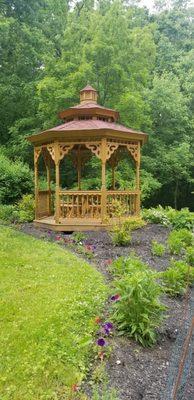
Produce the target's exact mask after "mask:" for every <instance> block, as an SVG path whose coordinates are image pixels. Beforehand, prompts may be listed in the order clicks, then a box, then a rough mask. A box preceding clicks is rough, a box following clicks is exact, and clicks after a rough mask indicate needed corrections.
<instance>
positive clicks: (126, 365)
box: [22, 224, 184, 400]
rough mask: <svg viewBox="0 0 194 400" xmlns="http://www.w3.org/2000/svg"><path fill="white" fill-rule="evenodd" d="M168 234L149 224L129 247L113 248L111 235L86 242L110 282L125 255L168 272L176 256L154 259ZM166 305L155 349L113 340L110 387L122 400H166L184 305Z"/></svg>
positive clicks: (91, 235)
mask: <svg viewBox="0 0 194 400" xmlns="http://www.w3.org/2000/svg"><path fill="white" fill-rule="evenodd" d="M22 230H23V231H25V232H26V233H29V234H31V235H33V236H37V237H40V238H45V239H47V238H49V240H56V234H55V233H53V232H49V231H42V230H40V229H37V228H35V227H33V226H32V225H31V224H25V225H23V227H22ZM168 234H169V229H168V228H166V227H163V226H162V225H156V224H149V225H147V226H145V227H143V228H141V229H138V230H136V231H134V232H133V234H132V242H131V244H130V245H129V246H126V247H120V246H113V244H112V242H111V239H110V237H109V235H108V233H107V232H87V234H86V239H85V240H84V241H83V242H84V244H85V245H86V246H91V247H92V249H93V254H94V258H93V259H92V262H95V264H96V267H97V268H98V270H99V271H100V272H101V273H102V274H103V275H104V276H105V277H106V279H107V281H109V282H110V281H111V279H112V277H111V274H110V273H109V271H108V265H107V260H110V259H111V260H114V259H116V258H117V257H119V256H121V255H126V256H127V255H129V254H130V253H131V252H135V253H136V254H137V255H138V256H139V257H140V258H141V259H142V261H144V262H146V263H148V264H149V266H150V267H151V268H153V270H157V271H164V270H165V269H166V267H167V266H168V265H169V261H170V259H171V258H172V256H171V255H170V254H169V253H168V252H166V253H165V255H164V256H162V257H158V256H153V255H152V253H151V242H152V240H157V241H158V242H160V243H165V241H166V239H167V237H168ZM60 237H61V241H60V245H62V246H64V247H66V246H68V244H67V243H66V240H68V239H69V238H71V235H69V234H68V235H66V234H60ZM58 239H59V237H58ZM58 239H57V240H58ZM63 239H65V242H64V240H63ZM72 250H73V251H76V246H75V247H72ZM163 303H164V304H165V305H166V306H167V307H168V310H167V312H166V314H167V318H166V319H165V320H164V322H163V324H162V326H161V327H160V328H159V330H158V341H157V344H156V345H154V347H153V348H151V349H147V348H143V347H141V346H140V345H139V344H136V343H135V342H134V341H132V340H129V339H127V338H124V337H119V336H118V335H117V333H115V334H114V336H113V338H112V339H111V346H112V352H111V355H110V357H109V358H108V359H107V363H106V372H107V374H108V379H109V386H110V387H114V388H116V389H117V390H118V393H119V399H121V400H124V399H131V400H140V399H144V400H159V399H161V398H162V399H163V397H162V393H164V390H165V386H166V382H167V377H168V369H169V363H170V359H171V354H172V348H173V344H174V342H175V339H176V337H177V335H178V333H179V331H180V329H181V325H182V323H183V318H184V312H183V310H184V302H183V299H181V298H173V299H172V298H169V297H168V296H164V297H163ZM85 390H86V392H87V393H88V394H89V396H90V385H86V389H85Z"/></svg>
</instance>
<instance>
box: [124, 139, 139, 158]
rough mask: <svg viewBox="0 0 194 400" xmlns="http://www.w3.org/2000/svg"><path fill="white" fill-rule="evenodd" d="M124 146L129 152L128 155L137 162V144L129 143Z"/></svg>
mask: <svg viewBox="0 0 194 400" xmlns="http://www.w3.org/2000/svg"><path fill="white" fill-rule="evenodd" d="M126 146H127V149H128V151H129V153H130V154H131V156H132V157H133V159H134V160H135V161H136V162H138V153H139V151H138V143H134V142H131V143H128V144H127V145H126Z"/></svg>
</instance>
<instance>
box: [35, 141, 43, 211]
mask: <svg viewBox="0 0 194 400" xmlns="http://www.w3.org/2000/svg"><path fill="white" fill-rule="evenodd" d="M40 153H41V148H39V147H34V189H35V190H34V192H35V193H34V194H35V219H37V218H38V216H39V215H38V200H39V199H38V185H39V182H38V159H39V155H40Z"/></svg>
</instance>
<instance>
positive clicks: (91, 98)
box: [80, 85, 98, 104]
mask: <svg viewBox="0 0 194 400" xmlns="http://www.w3.org/2000/svg"><path fill="white" fill-rule="evenodd" d="M97 97H98V94H97V91H96V89H94V88H93V87H92V86H90V85H87V86H86V87H85V88H84V89H82V90H80V104H86V103H94V104H97Z"/></svg>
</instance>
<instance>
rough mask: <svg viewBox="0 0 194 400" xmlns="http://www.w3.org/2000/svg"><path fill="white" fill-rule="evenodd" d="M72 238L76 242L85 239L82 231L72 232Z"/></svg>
mask: <svg viewBox="0 0 194 400" xmlns="http://www.w3.org/2000/svg"><path fill="white" fill-rule="evenodd" d="M72 239H73V240H74V242H76V243H80V242H82V241H83V240H85V239H86V235H85V234H84V233H83V232H74V233H73V235H72Z"/></svg>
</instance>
